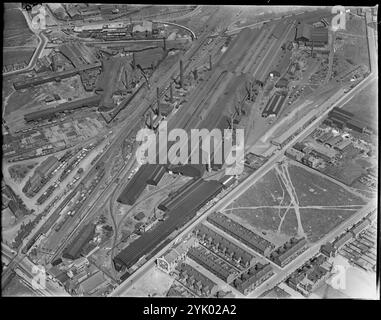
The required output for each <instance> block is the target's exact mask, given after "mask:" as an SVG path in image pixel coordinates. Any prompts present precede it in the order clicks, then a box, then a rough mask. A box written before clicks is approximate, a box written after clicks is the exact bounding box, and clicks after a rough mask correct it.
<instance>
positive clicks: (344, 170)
mask: <svg viewBox="0 0 381 320" xmlns="http://www.w3.org/2000/svg"><path fill="white" fill-rule="evenodd" d="M373 161H374V160H373ZM373 161H372V162H373ZM372 162H370V161H368V160H367V159H364V158H362V157H361V155H360V154H359V151H358V149H356V148H354V147H350V149H348V150H347V151H346V152H345V153H344V154H343V158H342V159H340V160H339V161H338V162H337V164H335V165H330V166H326V167H325V168H324V169H321V171H322V172H324V174H326V175H328V176H330V177H332V178H334V179H337V180H339V181H341V182H342V183H345V184H346V185H348V186H353V183H355V182H356V180H357V179H358V178H359V177H361V176H362V175H363V174H367V169H368V168H371V167H373V166H374V165H376V163H372Z"/></svg>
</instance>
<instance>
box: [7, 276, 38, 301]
mask: <svg viewBox="0 0 381 320" xmlns="http://www.w3.org/2000/svg"><path fill="white" fill-rule="evenodd" d="M2 295H3V296H5V297H20V296H25V297H30V296H36V294H35V293H34V292H33V291H32V290H31V289H30V288H28V287H27V286H26V285H25V284H24V283H23V281H22V280H21V278H20V277H19V276H17V275H16V276H15V277H14V278H13V279H12V281H11V282H10V283H9V284H8V285H7V287H6V288H5V289H4V290H2Z"/></svg>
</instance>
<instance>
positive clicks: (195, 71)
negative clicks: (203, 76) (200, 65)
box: [193, 69, 198, 81]
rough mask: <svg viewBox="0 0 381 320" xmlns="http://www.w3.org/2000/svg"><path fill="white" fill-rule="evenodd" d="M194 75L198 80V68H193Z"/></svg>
mask: <svg viewBox="0 0 381 320" xmlns="http://www.w3.org/2000/svg"><path fill="white" fill-rule="evenodd" d="M193 77H194V79H195V80H196V81H197V79H198V74H197V69H194V70H193Z"/></svg>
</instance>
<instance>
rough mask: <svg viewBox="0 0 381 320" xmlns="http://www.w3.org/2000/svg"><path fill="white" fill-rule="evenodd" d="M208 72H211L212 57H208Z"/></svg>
mask: <svg viewBox="0 0 381 320" xmlns="http://www.w3.org/2000/svg"><path fill="white" fill-rule="evenodd" d="M209 70H212V55H211V54H210V55H209Z"/></svg>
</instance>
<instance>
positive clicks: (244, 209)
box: [224, 164, 366, 243]
mask: <svg viewBox="0 0 381 320" xmlns="http://www.w3.org/2000/svg"><path fill="white" fill-rule="evenodd" d="M285 168H286V169H287V171H288V175H285V174H284V173H283V172H284V171H282V167H281V166H278V167H277V168H275V169H273V170H271V171H269V172H268V173H267V174H266V175H264V176H263V177H262V178H261V179H260V180H259V181H257V183H255V184H254V185H253V186H252V187H251V188H250V189H249V190H247V191H246V192H245V193H244V194H242V195H241V196H240V197H239V198H238V199H236V200H235V201H234V202H233V203H232V204H231V205H229V206H228V207H227V208H226V209H225V210H224V213H225V214H227V215H228V216H229V217H231V218H232V219H233V220H236V221H237V222H239V223H241V224H242V225H244V226H245V227H247V228H249V229H252V230H253V231H255V232H257V233H258V234H261V235H262V236H263V237H265V238H267V239H268V240H270V241H272V242H273V243H278V242H281V241H284V240H285V239H287V238H289V237H291V236H295V235H297V234H298V231H299V230H304V233H305V234H306V236H307V237H308V239H309V240H310V241H311V242H315V241H317V240H318V239H320V238H321V237H322V236H324V235H325V234H326V233H328V232H329V231H331V230H332V229H333V228H334V227H335V226H337V225H338V224H340V223H341V222H343V221H344V220H345V219H347V218H348V217H350V216H351V215H352V214H353V213H355V212H356V210H358V209H359V208H361V206H362V205H364V204H365V203H366V201H365V200H363V198H361V197H360V196H357V195H355V194H353V193H352V192H350V190H347V189H346V188H344V187H341V186H340V185H338V184H337V183H335V182H334V181H331V180H329V179H328V178H326V177H324V176H323V175H321V174H319V173H317V172H314V171H309V170H306V169H305V168H304V167H299V166H297V165H293V164H288V165H287V166H286V167H283V169H285ZM285 177H289V178H287V180H284V179H285ZM281 179H283V180H281ZM284 181H286V183H287V185H285V182H284ZM291 189H293V190H294V191H293V192H292V194H291V196H290V192H291V191H290V190H291ZM298 216H300V221H299V224H300V225H299V224H298Z"/></svg>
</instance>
